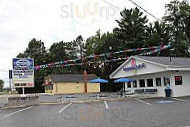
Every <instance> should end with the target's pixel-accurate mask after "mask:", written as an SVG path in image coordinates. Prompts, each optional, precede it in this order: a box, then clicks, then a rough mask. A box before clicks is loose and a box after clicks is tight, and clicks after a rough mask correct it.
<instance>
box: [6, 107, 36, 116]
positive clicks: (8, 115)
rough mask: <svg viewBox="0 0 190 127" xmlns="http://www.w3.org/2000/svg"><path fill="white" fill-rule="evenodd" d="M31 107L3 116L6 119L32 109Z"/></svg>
mask: <svg viewBox="0 0 190 127" xmlns="http://www.w3.org/2000/svg"><path fill="white" fill-rule="evenodd" d="M33 107H34V106H31V107H28V108H24V109H21V110H18V111H16V112H12V113H10V114H8V115H6V116H4V117H5V118H6V117H9V116H12V115H15V114H17V113H19V112H22V111H25V110H28V109H31V108H33Z"/></svg>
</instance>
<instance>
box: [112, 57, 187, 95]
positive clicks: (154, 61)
mask: <svg viewBox="0 0 190 127" xmlns="http://www.w3.org/2000/svg"><path fill="white" fill-rule="evenodd" d="M121 77H125V78H129V79H132V80H133V81H132V82H130V83H125V89H126V91H130V92H131V93H135V94H155V95H156V96H165V92H164V89H165V87H166V85H170V87H171V89H172V95H171V96H173V97H179V96H188V95H190V59H189V58H169V57H148V56H132V57H130V58H129V59H128V60H127V61H126V62H124V63H123V64H122V65H121V66H120V67H119V68H117V69H116V70H115V71H114V72H113V73H112V74H111V75H110V78H111V79H117V78H121Z"/></svg>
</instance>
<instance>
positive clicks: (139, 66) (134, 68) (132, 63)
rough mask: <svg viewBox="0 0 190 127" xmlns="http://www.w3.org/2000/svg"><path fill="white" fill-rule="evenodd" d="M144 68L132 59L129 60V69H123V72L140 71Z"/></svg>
mask: <svg viewBox="0 0 190 127" xmlns="http://www.w3.org/2000/svg"><path fill="white" fill-rule="evenodd" d="M144 67H146V65H145V64H144V63H142V64H138V65H137V64H136V60H135V59H134V58H132V59H131V66H130V67H124V68H123V71H132V70H136V69H141V68H144Z"/></svg>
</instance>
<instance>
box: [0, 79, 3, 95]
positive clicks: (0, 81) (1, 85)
mask: <svg viewBox="0 0 190 127" xmlns="http://www.w3.org/2000/svg"><path fill="white" fill-rule="evenodd" d="M3 85H4V81H3V80H0V91H1V92H2V91H3Z"/></svg>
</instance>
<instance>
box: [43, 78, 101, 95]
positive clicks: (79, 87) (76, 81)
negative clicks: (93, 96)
mask: <svg viewBox="0 0 190 127" xmlns="http://www.w3.org/2000/svg"><path fill="white" fill-rule="evenodd" d="M87 78H88V80H92V79H94V78H97V76H96V75H94V74H89V75H87ZM43 85H44V87H45V93H52V94H75V93H85V84H84V76H83V75H81V74H59V75H49V76H47V77H45V80H44V84H43ZM93 92H100V84H99V83H89V82H87V93H93Z"/></svg>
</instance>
